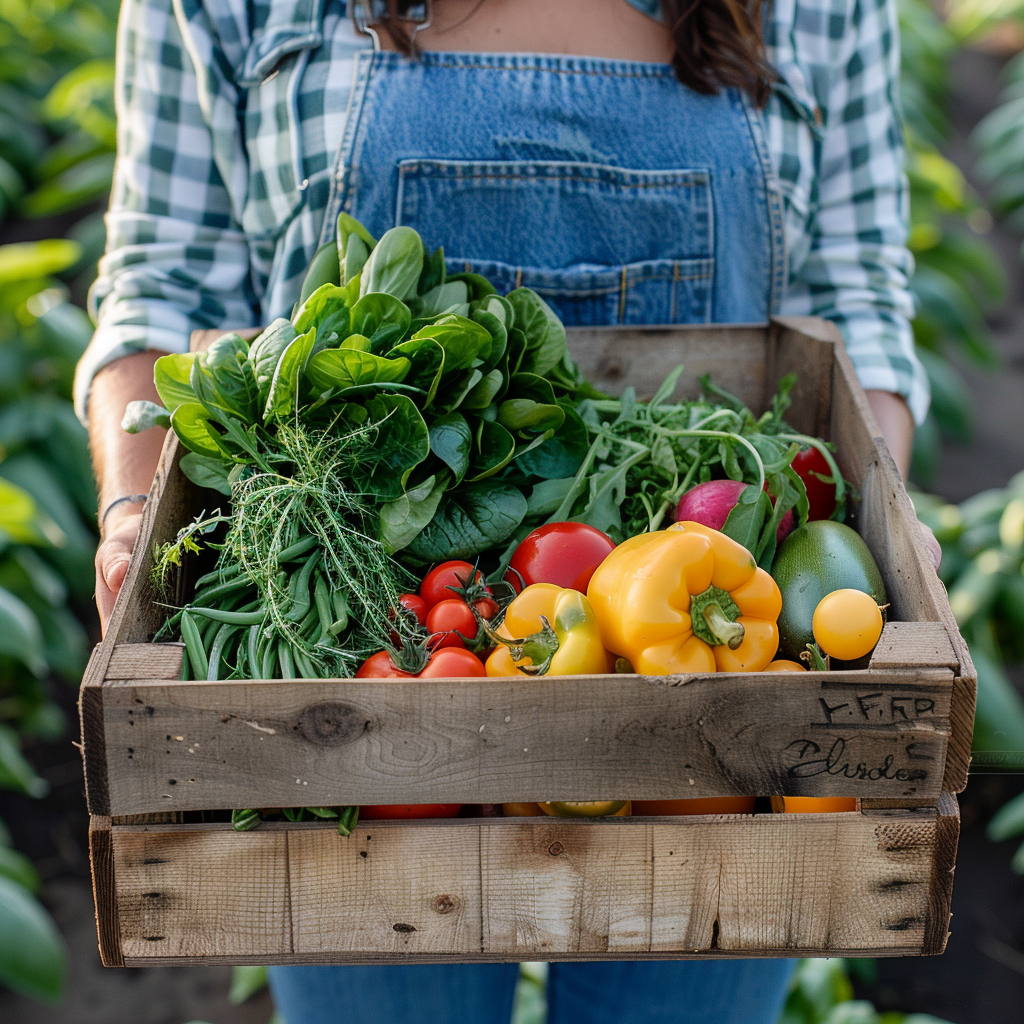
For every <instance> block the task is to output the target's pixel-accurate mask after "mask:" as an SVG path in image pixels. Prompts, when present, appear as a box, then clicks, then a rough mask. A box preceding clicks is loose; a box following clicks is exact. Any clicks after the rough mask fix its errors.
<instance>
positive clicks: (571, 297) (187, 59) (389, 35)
mask: <svg viewBox="0 0 1024 1024" xmlns="http://www.w3.org/2000/svg"><path fill="white" fill-rule="evenodd" d="M346 7H348V8H350V9H346ZM430 8H431V5H430V4H422V3H414V2H410V0H373V2H370V3H367V2H361V3H354V4H349V5H346V4H345V3H343V2H341V0H326V2H325V0H249V2H243V0H174V2H172V0H125V3H124V4H123V6H122V12H121V21H120V26H119V31H118V72H117V85H116V89H117V93H116V95H117V109H118V161H117V169H116V173H115V178H114V187H113V193H112V198H111V207H110V212H109V214H108V218H107V227H108V244H107V253H106V255H105V257H104V258H103V260H102V262H101V264H100V276H99V278H98V280H97V282H96V284H95V285H94V287H93V291H92V295H91V308H92V311H93V313H94V316H95V318H96V322H97V324H98V327H97V331H96V335H95V337H94V339H93V342H92V344H91V345H90V347H89V349H88V351H87V352H86V354H85V356H84V357H83V359H82V361H81V363H80V365H79V369H78V375H77V379H76V402H77V407H78V410H79V414H80V416H82V418H83V419H85V418H86V416H88V424H89V429H90V436H91V441H92V449H93V454H94V462H95V466H96V472H97V479H98V482H99V493H100V502H99V509H100V523H101V531H102V542H101V544H100V547H99V551H98V553H97V559H96V567H97V577H96V594H97V604H98V606H99V611H100V616H101V620H102V622H103V624H104V627H105V625H106V621H107V619H108V617H109V615H110V612H111V610H112V607H113V604H114V601H115V598H116V595H117V592H118V590H119V588H120V586H121V583H122V582H123V580H124V577H125V573H126V571H127V567H128V561H129V558H130V555H131V550H132V545H133V543H134V540H135V537H136V534H137V532H138V529H139V524H140V520H141V507H142V504H143V502H144V501H145V492H147V491H148V489H149V484H150V482H151V480H152V478H153V473H154V470H155V467H156V464H157V459H158V455H159V450H160V445H161V443H162V437H161V436H160V435H161V433H162V432H161V431H146V432H144V433H141V434H137V435H128V434H126V433H124V432H123V431H122V430H121V429H120V421H121V417H122V414H123V412H124V408H125V405H126V404H127V403H128V402H129V401H132V400H134V399H146V398H149V399H156V394H155V391H154V388H153V383H152V376H153V373H152V371H153V362H154V360H155V359H156V358H157V357H158V356H159V355H160V354H162V353H164V352H171V351H185V350H187V348H188V343H189V336H190V333H191V332H192V331H193V330H195V329H200V328H221V327H223V328H225V329H227V328H235V329H237V328H243V327H255V326H258V325H261V324H265V323H268V322H270V320H272V319H273V318H274V317H277V316H288V315H289V312H290V310H291V308H292V305H293V304H294V302H295V301H296V299H297V298H298V295H299V289H300V285H301V282H302V279H303V276H304V274H305V271H306V268H307V266H308V264H309V261H310V259H311V257H312V255H313V253H314V252H315V251H316V249H317V247H318V245H319V244H321V243H322V242H323V241H326V240H328V239H329V238H331V237H333V232H334V223H335V221H336V220H337V215H338V213H339V212H341V211H344V212H346V213H349V214H351V215H352V216H354V217H356V218H357V219H359V220H360V221H362V222H364V223H365V224H366V225H367V227H368V228H369V230H370V231H371V232H373V233H374V234H377V235H379V234H381V233H383V232H384V231H385V230H386V229H387V228H389V227H391V226H393V225H395V224H407V225H409V226H411V227H414V228H415V229H416V230H417V231H419V233H420V234H421V235H422V236H423V238H424V241H425V242H426V243H427V244H428V245H429V246H431V247H432V248H433V247H435V246H439V245H441V246H444V250H445V254H446V256H447V258H448V265H449V267H450V268H451V269H452V270H453V271H454V270H458V271H462V270H471V271H476V272H479V273H482V274H484V275H485V276H486V277H488V278H489V279H490V280H491V281H493V282H494V283H495V285H496V286H497V287H498V288H499V290H502V291H507V290H509V289H511V288H514V287H518V286H520V285H525V286H529V287H532V288H534V289H535V290H536V291H538V292H539V293H540V294H541V295H542V296H543V297H544V298H545V299H546V300H547V301H548V302H549V303H550V304H551V305H552V306H553V307H554V308H555V310H556V312H558V314H559V315H560V316H561V317H562V319H563V320H564V322H565V323H566V324H567V325H569V326H573V325H597V324H685V323H709V322H723V323H728V322H731V323H742V322H747V323H749V322H763V321H765V320H767V319H768V317H769V316H771V315H774V314H776V313H785V314H804V315H816V316H822V317H825V318H827V319H829V320H831V321H832V322H834V323H835V324H836V325H837V326H838V327H839V329H840V331H841V332H842V334H843V336H844V338H845V341H846V345H847V349H848V352H849V354H850V356H851V359H852V360H853V363H854V365H855V367H856V368H857V371H858V374H859V376H860V379H861V382H862V383H863V385H864V387H865V389H866V390H867V394H868V398H869V401H870V403H871V405H872V407H873V409H874V412H875V415H876V417H877V419H878V422H879V425H880V427H881V430H882V433H883V435H884V436H885V439H886V441H887V442H888V444H889V448H890V450H891V452H892V454H893V456H894V458H895V460H896V462H897V465H898V466H899V468H900V469H901V471H903V472H904V473H905V472H906V469H907V466H908V463H909V457H910V446H911V440H912V436H913V429H914V423H915V421H916V422H921V420H922V419H923V418H924V415H925V413H926V411H927V406H928V400H929V396H928V386H927V380H926V378H925V375H924V372H923V370H922V368H921V365H920V363H919V362H918V361H917V359H916V358H915V356H914V349H913V339H912V335H911V331H910V326H909V317H910V316H911V314H912V309H913V307H912V300H911V296H910V291H909V287H908V275H909V274H910V272H911V269H912V260H911V257H910V254H909V253H908V251H907V249H906V245H905V239H906V231H907V217H908V194H907V187H906V182H905V178H904V171H903V146H902V133H901V125H900V117H899V110H898V100H897V76H898V68H899V54H898V42H897V26H896V13H895V8H894V4H893V2H892V0H775V3H773V4H771V5H768V6H767V7H766V8H764V9H762V6H761V4H760V3H759V2H758V0H661V2H659V0H560V2H558V3H551V2H550V0H435V2H434V4H433V10H432V11H431V9H430ZM791 969H792V961H787V960H761V961H729V960H720V961H708V962H704V963H697V962H663V963H638V962H634V963H622V964H613V963H601V964H586V963H580V964H560V965H556V966H554V967H553V968H552V973H551V980H550V994H551V995H550V1020H551V1021H552V1022H553V1024H554V1022H561V1021H569V1020H572V1021H593V1022H604V1021H608V1022H611V1021H627V1020H638V1021H639V1020H643V1021H645V1022H654V1021H666V1022H668V1021H673V1022H698V1021H701V1022H704V1021H706V1022H712V1021H713V1022H715V1024H725V1022H731V1021H735V1022H740V1021H742V1022H744V1024H758V1022H764V1024H769V1022H772V1021H774V1020H775V1019H776V1017H777V1014H778V1010H779V1007H780V1006H781V1003H782V1000H783V997H784V994H785V988H786V984H787V981H788V978H789V975H790V972H791ZM515 977H516V967H515V965H497V964H496V965H480V964H478V965H445V966H436V967H394V968H381V967H365V968H362V967H361V968H355V967H349V968H275V969H273V971H272V985H273V988H274V991H275V995H276V997H277V1001H278V1005H279V1007H280V1009H281V1011H282V1012H283V1014H284V1016H285V1019H286V1020H287V1021H288V1022H289V1024H297V1022H299V1021H302V1022H305V1024H317V1022H320V1021H328V1020H334V1019H340V1018H341V1017H342V1016H345V1017H352V1018H355V1019H372V1020H374V1021H379V1022H386V1021H392V1020H393V1021H398V1020H402V1021H404V1022H405V1024H414V1022H415V1021H421V1020H422V1021H427V1020H429V1021H431V1022H432V1024H442V1022H444V1021H449V1020H450V1021H494V1022H499V1021H502V1022H507V1020H508V1017H509V1013H510V1011H511V1001H512V992H513V989H514V983H515Z"/></svg>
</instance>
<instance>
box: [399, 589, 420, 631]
mask: <svg viewBox="0 0 1024 1024" xmlns="http://www.w3.org/2000/svg"><path fill="white" fill-rule="evenodd" d="M398 603H399V604H400V605H401V606H402V607H403V608H404V609H405V610H406V611H407V612H409V614H410V615H413V616H415V618H416V621H417V622H418V623H419V624H420V625H421V626H425V625H426V624H427V602H426V601H424V600H423V598H422V597H420V596H419V594H403V595H402V596H401V597H400V598H399V599H398Z"/></svg>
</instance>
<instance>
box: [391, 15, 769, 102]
mask: <svg viewBox="0 0 1024 1024" xmlns="http://www.w3.org/2000/svg"><path fill="white" fill-rule="evenodd" d="M413 2H414V0H387V9H388V20H387V21H386V22H385V23H384V24H383V26H382V28H383V29H384V30H385V31H386V32H387V33H388V35H389V36H390V37H391V39H392V41H393V42H394V44H395V46H397V47H398V49H399V50H401V51H402V52H403V53H407V54H408V53H411V52H412V51H413V44H412V39H411V37H410V36H409V33H408V32H407V31H406V29H405V26H404V25H403V24H402V21H401V19H402V17H403V16H404V15H405V13H406V12H407V11H408V9H409V7H410V6H411V5H412V3H413ZM435 2H439V0H435ZM483 3H484V0H480V4H478V5H477V6H478V7H479V6H481V5H482V4H483ZM661 6H662V10H663V12H664V16H665V22H666V24H667V25H668V26H669V28H671V30H672V36H673V38H674V39H675V44H676V52H675V54H674V55H673V57H672V66H673V68H675V72H676V77H677V78H678V79H679V81H680V82H682V83H683V85H686V86H689V88H691V89H693V90H694V92H699V93H704V94H715V93H717V92H718V91H719V90H720V89H722V88H723V87H732V88H735V89H739V90H741V91H742V92H745V93H747V94H748V95H749V96H750V97H751V99H752V100H753V101H754V102H755V103H756V104H757V105H758V106H759V107H763V106H764V104H765V103H766V102H767V101H768V94H769V92H770V90H771V83H772V82H773V81H774V80H775V72H774V71H773V70H772V67H771V65H770V64H769V63H768V56H767V54H766V53H765V48H764V41H763V40H762V38H761V6H762V5H761V0H662V4H661Z"/></svg>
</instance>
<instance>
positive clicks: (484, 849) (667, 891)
mask: <svg viewBox="0 0 1024 1024" xmlns="http://www.w3.org/2000/svg"><path fill="white" fill-rule="evenodd" d="M943 799H944V804H943V806H942V807H941V808H940V809H939V811H936V810H935V809H934V808H932V809H924V810H919V811H889V812H872V813H850V814H812V815H756V816H752V815H745V816H717V817H713V816H708V817H693V818H656V819H642V820H641V819H619V820H604V821H601V822H587V821H578V820H577V821H572V820H566V819H559V820H552V819H543V820H538V819H489V820H481V819H476V820H462V821H457V822H454V821H453V822H445V821H433V822H416V823H415V824H414V823H411V822H376V823H366V824H364V825H360V826H359V828H358V829H357V830H356V833H355V834H354V835H353V837H352V838H351V839H349V840H343V839H341V838H340V837H339V836H337V835H336V834H335V833H334V832H333V830H332V829H331V828H330V827H329V826H328V827H318V826H312V827H310V826H301V825H300V826H285V827H281V828H277V829H268V830H266V831H264V830H260V831H257V832H255V833H244V834H238V833H234V832H232V831H231V830H230V828H229V827H228V826H205V827H196V826H187V825H183V826H159V825H150V826H135V827H121V828H117V827H115V828H114V829H113V843H112V846H113V850H114V853H115V858H114V865H115V871H116V885H117V906H116V909H117V913H118V916H119V920H120V926H119V927H120V936H121V949H122V951H123V954H124V958H125V962H126V963H130V964H143V963H151V962H154V961H155V960H158V961H159V962H166V963H174V962H178V963H180V962H186V961H187V962H192V961H193V959H197V960H199V961H200V962H219V963H234V962H245V961H246V960H248V961H249V962H253V960H254V959H255V958H260V957H262V958H263V960H264V961H265V962H269V963H289V962H290V963H317V962H319V963H345V962H381V963H396V962H405V963H417V962H437V961H442V960H456V961H470V960H515V959H532V958H539V959H548V960H556V959H604V958H608V959H616V958H618V959H630V958H641V959H648V958H658V957H662V956H671V957H673V958H679V957H689V956H700V957H705V956H730V955H752V956H756V955H762V956H763V955H773V954H774V955H783V956H797V955H801V953H804V952H808V951H813V952H814V953H816V954H817V955H822V954H827V955H836V956H838V955H844V954H845V955H876V954H879V953H881V954H883V955H906V954H913V953H922V952H936V951H938V949H939V948H941V947H940V946H938V945H937V943H936V941H935V936H937V935H939V934H940V933H941V935H942V938H943V941H944V937H945V929H946V927H947V926H948V922H949V914H948V906H949V904H948V896H949V887H948V880H947V878H946V877H945V876H948V863H947V860H948V856H949V852H950V851H949V836H950V835H951V834H955V828H956V821H957V810H956V803H955V800H954V798H953V797H951V796H946V797H944V798H943ZM940 854H941V855H940Z"/></svg>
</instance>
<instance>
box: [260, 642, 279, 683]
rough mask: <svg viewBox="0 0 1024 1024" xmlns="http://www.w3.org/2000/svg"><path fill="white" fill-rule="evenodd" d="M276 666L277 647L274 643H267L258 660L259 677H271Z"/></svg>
mask: <svg viewBox="0 0 1024 1024" xmlns="http://www.w3.org/2000/svg"><path fill="white" fill-rule="evenodd" d="M275 668H277V647H276V646H275V645H274V644H267V649H266V650H265V651H264V652H263V657H262V659H261V660H260V679H273V678H274V669H275Z"/></svg>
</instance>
